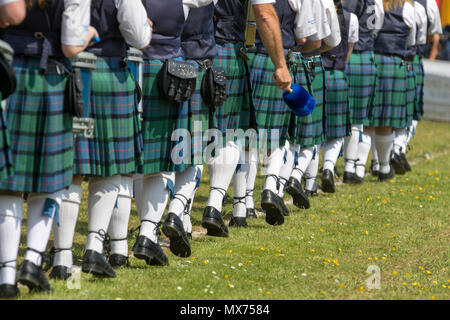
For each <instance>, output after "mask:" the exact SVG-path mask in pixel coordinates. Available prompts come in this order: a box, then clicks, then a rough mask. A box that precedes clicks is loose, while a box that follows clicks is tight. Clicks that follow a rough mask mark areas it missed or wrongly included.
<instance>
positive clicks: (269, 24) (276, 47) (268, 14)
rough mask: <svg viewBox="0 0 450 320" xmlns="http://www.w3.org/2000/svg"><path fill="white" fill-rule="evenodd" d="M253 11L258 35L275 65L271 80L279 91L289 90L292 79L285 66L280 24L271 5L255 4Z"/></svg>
mask: <svg viewBox="0 0 450 320" xmlns="http://www.w3.org/2000/svg"><path fill="white" fill-rule="evenodd" d="M253 10H254V12H255V18H256V24H257V26H258V32H259V35H260V36H261V40H262V42H263V44H264V47H265V48H266V50H267V53H268V54H269V56H270V58H271V59H272V62H273V64H274V65H275V72H274V74H273V80H274V82H275V84H276V85H277V86H278V87H279V88H280V89H281V90H289V89H290V87H291V82H292V78H291V75H290V73H289V70H288V68H287V65H286V58H285V56H284V52H283V43H282V38H281V30H280V23H279V21H278V16H277V13H276V11H275V8H274V7H273V5H272V4H257V5H253Z"/></svg>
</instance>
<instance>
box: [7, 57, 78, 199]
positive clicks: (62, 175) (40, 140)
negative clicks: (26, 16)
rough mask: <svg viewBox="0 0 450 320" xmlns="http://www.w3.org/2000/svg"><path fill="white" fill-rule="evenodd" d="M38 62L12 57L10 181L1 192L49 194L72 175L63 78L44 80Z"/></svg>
mask: <svg viewBox="0 0 450 320" xmlns="http://www.w3.org/2000/svg"><path fill="white" fill-rule="evenodd" d="M39 64H40V58H37V57H25V56H15V57H14V62H13V68H14V73H15V75H16V77H17V89H16V91H15V93H13V94H12V95H11V96H10V97H9V98H8V103H7V115H6V118H7V127H8V129H9V134H10V145H11V152H12V163H13V164H14V175H12V176H10V177H9V178H6V179H2V181H1V182H0V189H1V190H9V191H13V192H24V193H29V192H37V193H52V192H55V191H58V190H62V189H64V188H66V187H68V186H69V185H70V183H71V182H72V175H73V170H72V169H73V134H72V117H71V115H70V114H69V112H68V111H67V109H66V108H65V106H64V92H65V88H66V83H67V75H59V74H47V75H44V74H43V73H42V72H41V69H40V67H39Z"/></svg>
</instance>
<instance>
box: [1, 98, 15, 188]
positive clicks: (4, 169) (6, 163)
mask: <svg viewBox="0 0 450 320" xmlns="http://www.w3.org/2000/svg"><path fill="white" fill-rule="evenodd" d="M1 96H2V94H1V93H0V101H1ZM13 173H14V168H13V162H12V154H11V144H10V141H9V132H8V127H7V124H6V119H5V115H4V113H3V109H2V108H0V180H4V179H6V178H8V177H9V176H11V175H12V174H13Z"/></svg>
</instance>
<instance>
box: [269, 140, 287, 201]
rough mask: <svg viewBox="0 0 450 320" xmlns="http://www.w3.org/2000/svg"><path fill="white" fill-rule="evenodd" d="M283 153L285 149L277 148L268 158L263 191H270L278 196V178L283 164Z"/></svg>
mask: <svg viewBox="0 0 450 320" xmlns="http://www.w3.org/2000/svg"><path fill="white" fill-rule="evenodd" d="M285 152H286V149H285V148H284V147H279V148H276V149H275V150H273V152H272V154H271V155H270V156H269V158H268V166H267V171H266V174H267V177H266V182H265V184H264V190H270V191H272V192H274V193H275V194H278V189H279V185H278V176H279V175H280V170H281V167H282V166H283V163H284V161H283V159H284V155H285Z"/></svg>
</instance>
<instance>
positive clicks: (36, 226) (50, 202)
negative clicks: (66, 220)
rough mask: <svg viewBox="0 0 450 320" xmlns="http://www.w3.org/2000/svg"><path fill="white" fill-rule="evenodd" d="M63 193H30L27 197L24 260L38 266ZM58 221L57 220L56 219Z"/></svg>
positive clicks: (57, 213)
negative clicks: (25, 250)
mask: <svg viewBox="0 0 450 320" xmlns="http://www.w3.org/2000/svg"><path fill="white" fill-rule="evenodd" d="M62 194H63V191H62V190H61V191H56V192H54V193H50V194H48V193H32V194H30V195H29V196H28V200H27V203H28V211H27V252H26V254H25V260H28V261H30V262H32V263H34V264H35V265H37V266H40V265H41V263H42V255H41V254H39V252H42V253H43V252H44V251H45V249H46V247H47V243H48V239H49V237H50V232H51V231H52V226H53V219H54V218H56V217H57V216H58V215H59V210H60V207H61V202H62ZM56 219H58V218H56Z"/></svg>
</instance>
